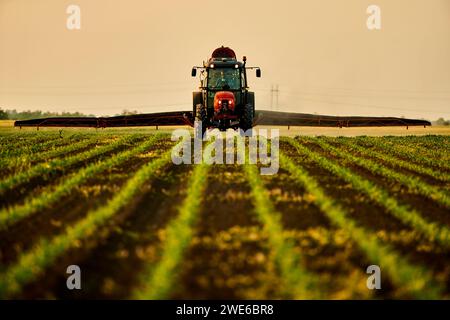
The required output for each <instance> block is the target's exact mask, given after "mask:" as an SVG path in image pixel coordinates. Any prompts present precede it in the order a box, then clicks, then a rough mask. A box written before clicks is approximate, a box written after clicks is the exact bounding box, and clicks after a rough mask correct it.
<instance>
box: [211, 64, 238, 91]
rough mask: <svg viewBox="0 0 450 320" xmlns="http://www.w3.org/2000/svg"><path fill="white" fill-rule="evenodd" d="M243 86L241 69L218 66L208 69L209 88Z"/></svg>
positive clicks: (229, 88)
mask: <svg viewBox="0 0 450 320" xmlns="http://www.w3.org/2000/svg"><path fill="white" fill-rule="evenodd" d="M240 87H241V72H240V70H239V69H234V68H233V69H232V68H217V69H209V71H208V89H211V90H239V89H240Z"/></svg>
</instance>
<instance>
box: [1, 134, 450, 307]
mask: <svg viewBox="0 0 450 320" xmlns="http://www.w3.org/2000/svg"><path fill="white" fill-rule="evenodd" d="M174 146H175V142H173V141H171V138H170V131H156V130H150V129H124V130H106V129H105V130H98V131H97V130H88V129H86V130H70V129H64V130H63V131H58V130H41V131H36V130H21V131H19V130H13V129H0V177H1V179H0V244H1V245H0V298H2V299H9V298H21V299H35V298H40V299H108V298H109V299H111V298H112V299H133V298H136V299H385V298H388V299H449V298H450V249H449V248H450V152H449V150H450V136H448V135H424V136H379V137H368V136H357V137H330V136H328V137H326V136H294V135H291V136H284V137H281V138H280V170H279V172H278V173H277V174H275V175H271V176H263V175H260V171H259V170H258V166H257V165H250V164H245V165H239V164H234V165H225V164H221V165H220V164H213V165H208V164H206V163H202V164H198V165H175V164H173V162H172V158H171V150H172V148H173V147H174ZM69 265H78V266H79V267H80V268H81V270H82V289H81V290H68V289H67V287H66V280H67V277H68V274H67V272H66V270H67V267H68V266H69ZM370 265H378V266H379V267H380V269H381V277H382V288H381V289H380V290H369V289H368V288H367V285H366V283H367V278H368V276H369V275H368V274H367V273H366V269H367V267H368V266H370Z"/></svg>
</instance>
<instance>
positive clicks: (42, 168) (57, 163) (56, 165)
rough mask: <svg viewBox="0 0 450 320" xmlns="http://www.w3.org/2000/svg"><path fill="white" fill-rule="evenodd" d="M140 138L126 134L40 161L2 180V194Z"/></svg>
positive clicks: (0, 188)
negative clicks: (60, 157)
mask: <svg viewBox="0 0 450 320" xmlns="http://www.w3.org/2000/svg"><path fill="white" fill-rule="evenodd" d="M138 138H139V136H138V135H131V136H125V137H123V138H121V139H119V140H117V141H114V142H113V143H109V144H106V145H104V146H101V147H94V148H92V149H89V150H88V151H85V152H83V153H79V154H76V155H73V156H68V157H66V158H63V159H54V160H52V161H49V162H44V163H39V164H37V165H35V166H32V167H31V168H30V169H29V170H26V171H23V172H20V173H18V174H13V175H11V176H9V177H7V178H5V179H3V180H2V181H0V194H1V193H2V192H4V191H6V190H9V189H12V188H14V187H16V186H18V185H21V184H23V183H25V182H27V181H29V180H30V179H32V178H35V177H46V176H48V175H49V174H51V173H52V172H54V171H56V170H64V169H66V168H69V167H71V166H73V165H76V164H79V163H83V162H85V161H87V160H89V159H92V158H95V157H97V156H100V155H102V154H105V153H108V152H111V151H114V150H115V149H117V148H120V147H122V146H123V145H124V143H129V142H133V141H136V140H137V139H138ZM85 144H86V145H89V144H90V142H89V141H87V142H85Z"/></svg>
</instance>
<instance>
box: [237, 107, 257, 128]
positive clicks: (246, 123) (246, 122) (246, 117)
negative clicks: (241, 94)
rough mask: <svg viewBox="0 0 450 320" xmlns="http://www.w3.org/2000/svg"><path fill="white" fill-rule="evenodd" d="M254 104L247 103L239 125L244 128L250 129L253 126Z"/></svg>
mask: <svg viewBox="0 0 450 320" xmlns="http://www.w3.org/2000/svg"><path fill="white" fill-rule="evenodd" d="M253 114H254V111H253V105H252V104H250V103H247V104H246V105H245V107H244V110H243V112H242V115H241V120H240V122H239V127H240V128H241V129H242V130H244V131H247V130H250V129H251V128H252V127H253Z"/></svg>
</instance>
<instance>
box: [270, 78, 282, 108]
mask: <svg viewBox="0 0 450 320" xmlns="http://www.w3.org/2000/svg"><path fill="white" fill-rule="evenodd" d="M279 92H280V90H279V89H278V84H276V85H272V86H271V89H270V110H272V111H273V109H274V104H273V101H274V95H275V109H276V110H278V93H279Z"/></svg>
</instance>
